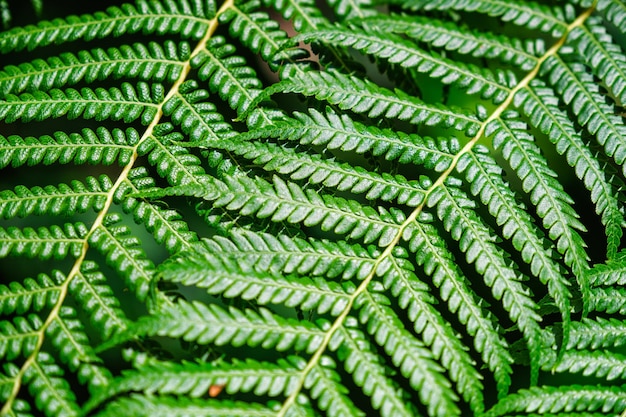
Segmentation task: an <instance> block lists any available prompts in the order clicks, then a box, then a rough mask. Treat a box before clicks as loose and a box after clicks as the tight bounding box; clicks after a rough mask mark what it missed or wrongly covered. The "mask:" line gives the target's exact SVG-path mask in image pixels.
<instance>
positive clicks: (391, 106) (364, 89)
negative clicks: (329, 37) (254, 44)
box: [257, 71, 478, 137]
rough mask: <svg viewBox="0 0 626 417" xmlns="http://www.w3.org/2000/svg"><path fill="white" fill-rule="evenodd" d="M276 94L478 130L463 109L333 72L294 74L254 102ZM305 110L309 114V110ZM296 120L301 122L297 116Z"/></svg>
mask: <svg viewBox="0 0 626 417" xmlns="http://www.w3.org/2000/svg"><path fill="white" fill-rule="evenodd" d="M277 92H283V93H300V94H303V95H305V96H315V98H317V99H318V100H327V101H328V102H329V103H330V104H335V105H337V106H338V107H339V108H340V109H342V110H351V111H353V112H355V113H367V116H368V117H370V118H374V117H383V116H384V117H386V118H397V119H400V120H407V121H409V122H410V123H412V124H424V125H426V126H443V127H454V128H455V129H456V130H463V131H465V132H466V135H467V136H470V137H471V136H473V135H474V134H476V132H477V131H478V119H477V118H476V117H475V116H474V115H472V114H471V113H469V112H468V111H467V110H463V109H460V108H458V107H447V106H444V105H441V104H437V105H431V104H426V103H424V102H423V101H422V100H420V99H419V98H417V97H413V96H410V95H408V94H405V93H403V92H402V91H400V90H395V91H393V92H392V91H390V90H388V89H386V88H383V87H379V86H377V85H376V84H374V83H372V82H369V81H367V80H362V79H359V78H356V77H353V76H348V75H344V74H341V73H339V72H336V71H328V72H315V71H309V72H307V73H306V74H304V75H300V74H294V75H292V76H291V77H289V78H288V79H286V80H283V81H281V82H279V83H276V84H274V85H272V86H270V87H268V88H266V89H265V90H264V92H263V94H262V95H260V96H259V97H260V98H259V99H257V102H258V101H260V99H261V98H265V97H268V96H270V95H272V94H275V93H277ZM309 111H310V112H311V113H312V112H313V110H309ZM327 114H328V116H327V117H329V119H330V120H331V121H333V119H336V117H333V116H332V115H331V114H330V110H327ZM311 116H312V117H313V118H315V119H318V118H319V116H318V117H315V116H317V114H314V113H312V114H311ZM296 117H298V116H296ZM331 117H332V119H331ZM344 117H347V116H344ZM298 118H299V119H300V120H302V118H301V117H298Z"/></svg>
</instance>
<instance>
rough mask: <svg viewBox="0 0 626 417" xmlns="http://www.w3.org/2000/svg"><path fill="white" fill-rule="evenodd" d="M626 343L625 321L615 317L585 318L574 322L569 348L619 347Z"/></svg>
mask: <svg viewBox="0 0 626 417" xmlns="http://www.w3.org/2000/svg"><path fill="white" fill-rule="evenodd" d="M625 344H626V327H624V322H623V321H622V320H618V319H615V318H611V319H608V320H607V319H603V318H602V317H598V318H596V319H593V320H592V319H589V318H584V319H583V320H581V321H580V322H574V323H572V332H571V337H570V341H569V345H568V346H567V347H568V348H573V347H576V349H579V350H582V349H592V350H595V349H597V348H599V347H619V346H623V345H625Z"/></svg>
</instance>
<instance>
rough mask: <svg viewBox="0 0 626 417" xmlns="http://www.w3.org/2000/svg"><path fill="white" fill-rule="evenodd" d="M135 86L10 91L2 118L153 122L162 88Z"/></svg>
mask: <svg viewBox="0 0 626 417" xmlns="http://www.w3.org/2000/svg"><path fill="white" fill-rule="evenodd" d="M137 87H138V88H135V87H134V86H133V85H131V84H129V83H123V84H122V85H121V86H120V88H116V87H112V88H110V89H108V90H105V89H104V88H97V89H95V90H93V89H91V88H87V87H85V88H82V89H81V90H80V91H78V90H75V89H73V88H68V89H66V90H65V91H63V90H59V89H52V90H50V91H49V92H47V93H45V92H41V91H35V92H33V93H32V94H30V93H23V94H20V95H19V96H16V95H13V94H9V95H7V96H6V97H5V98H4V100H0V120H4V121H6V122H8V123H12V122H15V121H17V120H20V121H22V122H30V121H33V120H36V121H41V120H45V119H48V118H50V117H53V118H56V117H62V116H67V118H68V119H76V118H78V117H82V118H84V119H95V120H106V119H111V120H124V121H125V122H127V123H129V122H132V121H134V120H136V119H140V120H141V122H142V123H143V124H144V125H147V124H149V123H150V122H151V121H152V119H153V118H154V116H155V114H156V112H157V106H156V105H155V104H154V102H155V101H158V98H157V97H158V94H160V93H162V91H159V90H160V89H161V87H159V86H158V85H154V86H153V87H152V88H151V87H150V86H149V85H148V84H145V83H142V84H138V86H137Z"/></svg>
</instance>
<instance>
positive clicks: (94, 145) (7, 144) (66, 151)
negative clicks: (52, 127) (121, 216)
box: [0, 128, 139, 168]
mask: <svg viewBox="0 0 626 417" xmlns="http://www.w3.org/2000/svg"><path fill="white" fill-rule="evenodd" d="M138 140H139V136H138V134H137V131H136V130H134V129H131V128H129V129H128V130H126V131H123V130H121V129H113V130H111V131H109V130H107V129H105V128H98V129H97V130H95V131H94V130H91V129H87V128H86V129H83V130H82V131H81V133H71V134H69V135H68V134H66V133H63V132H56V133H54V136H49V135H44V136H41V137H39V138H34V137H32V136H27V137H24V138H22V137H20V136H17V135H11V136H8V137H6V138H5V137H3V136H1V135H0V166H1V167H3V168H4V167H7V166H13V167H19V166H22V165H37V164H44V165H51V164H53V163H55V162H58V163H60V164H68V163H70V162H73V163H75V164H84V163H90V164H94V165H95V164H104V165H112V164H115V163H116V162H117V163H119V164H120V165H124V164H127V163H128V161H130V159H131V157H132V153H133V146H134V145H135V144H136V143H137V141H138Z"/></svg>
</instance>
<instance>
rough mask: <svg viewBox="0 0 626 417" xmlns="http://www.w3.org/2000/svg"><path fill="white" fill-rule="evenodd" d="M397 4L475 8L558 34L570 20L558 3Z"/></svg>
mask: <svg viewBox="0 0 626 417" xmlns="http://www.w3.org/2000/svg"><path fill="white" fill-rule="evenodd" d="M400 4H401V5H402V6H403V7H405V8H407V9H411V10H419V9H424V10H458V11H461V10H462V11H467V12H477V13H481V14H486V15H488V16H497V17H499V18H500V19H502V20H503V21H504V22H510V23H512V24H514V25H517V26H522V27H527V28H528V29H538V30H540V31H541V32H546V33H551V34H552V36H554V37H558V36H561V35H562V34H563V33H564V32H565V30H566V29H567V23H566V22H567V21H569V20H571V15H572V13H571V9H568V8H567V7H565V8H563V7H560V6H552V7H550V6H546V5H541V4H537V3H530V4H529V3H528V2H521V1H515V2H509V1H506V0H477V1H473V0H472V1H470V0H435V1H430V0H402V1H401V2H400Z"/></svg>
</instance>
